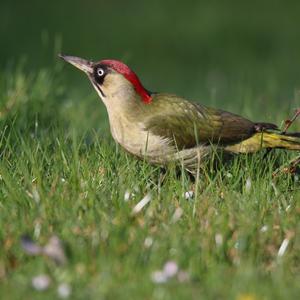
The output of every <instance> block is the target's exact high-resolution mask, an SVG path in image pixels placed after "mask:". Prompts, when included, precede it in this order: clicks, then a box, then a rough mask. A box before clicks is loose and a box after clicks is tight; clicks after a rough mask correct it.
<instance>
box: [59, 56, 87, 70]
mask: <svg viewBox="0 0 300 300" xmlns="http://www.w3.org/2000/svg"><path fill="white" fill-rule="evenodd" d="M58 56H59V57H60V58H62V59H63V60H65V61H66V62H68V63H70V64H71V65H73V66H75V67H76V68H78V69H79V70H81V71H83V72H85V73H86V74H88V75H90V74H92V73H93V67H92V66H93V62H92V61H88V60H85V59H83V58H80V57H76V56H68V55H63V54H59V55H58Z"/></svg>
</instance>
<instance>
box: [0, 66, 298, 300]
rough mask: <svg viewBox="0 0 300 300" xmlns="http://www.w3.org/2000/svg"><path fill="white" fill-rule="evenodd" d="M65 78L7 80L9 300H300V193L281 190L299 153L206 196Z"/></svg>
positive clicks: (253, 159)
mask: <svg viewBox="0 0 300 300" xmlns="http://www.w3.org/2000/svg"><path fill="white" fill-rule="evenodd" d="M61 67H62V64H60V63H57V64H56V65H55V66H54V67H53V68H52V69H48V70H46V69H44V70H40V71H39V72H37V73H30V72H28V73H26V71H24V69H23V68H22V67H20V68H15V69H12V70H8V71H7V73H5V74H4V73H2V74H1V81H0V82H1V139H0V149H1V163H0V174H1V181H0V185H1V188H0V193H1V194H0V195H1V206H0V212H1V219H0V228H1V235H0V240H1V244H2V247H1V250H0V251H1V258H0V278H1V290H0V297H1V298H2V299H40V298H41V297H42V298H43V299H53V298H57V297H61V298H63V297H67V295H68V293H71V295H70V298H71V299H83V298H86V299H199V298H201V299H244V300H249V299H251V300H252V299H296V298H297V297H298V295H299V292H300V276H299V274H300V273H299V259H300V254H299V253H300V240H299V226H300V223H299V221H300V220H299V214H300V193H299V179H298V177H297V176H291V175H285V174H281V175H280V176H279V177H277V178H275V179H274V178H272V173H273V172H274V170H275V169H276V168H277V167H278V166H280V165H282V164H284V163H286V162H288V161H289V159H290V158H291V157H293V156H295V155H296V153H294V154H288V153H286V152H285V151H275V152H274V153H270V155H268V156H265V155H264V154H265V153H264V152H262V153H259V154H256V155H251V156H250V155H249V156H244V155H243V156H240V157H236V158H235V159H234V160H233V161H232V162H231V163H230V164H227V165H224V166H223V167H221V168H220V169H219V170H214V169H213V168H211V167H210V166H208V167H207V169H205V172H204V173H203V174H202V175H201V176H200V178H199V180H198V181H196V182H194V181H193V180H192V179H191V178H190V177H189V176H188V175H187V174H186V173H184V172H183V173H181V174H178V173H177V172H175V170H174V169H173V168H170V169H168V170H167V172H166V173H163V172H162V170H161V169H160V168H158V167H154V166H150V165H148V164H147V163H146V162H143V161H136V160H135V159H134V158H132V157H131V156H130V155H128V154H127V153H125V152H124V151H123V150H122V149H120V148H119V147H118V146H117V145H115V143H114V142H113V140H112V138H111V137H110V134H109V130H108V127H107V121H106V116H105V113H104V112H103V110H102V109H101V105H102V104H101V103H100V102H99V100H98V99H97V96H96V94H95V93H94V92H93V90H92V88H91V90H90V94H88V95H87V96H86V100H85V101H82V99H79V98H80V97H81V96H78V95H76V93H72V92H70V91H69V89H68V83H66V82H65V79H64V71H63V70H62V69H61ZM86 84H88V83H86ZM244 88H245V90H246V89H249V88H250V87H249V86H248V87H246V86H245V87H244ZM98 108H99V111H98V112H97V109H98ZM246 108H247V109H248V110H249V111H250V112H252V113H253V114H255V112H254V111H253V110H251V107H246ZM274 114H275V109H274ZM275 115H276V118H277V119H278V120H280V119H281V120H284V118H285V117H287V116H286V115H285V114H284V113H281V114H280V113H278V112H277V113H276V114H275ZM100 119H101V120H100ZM97 120H100V124H102V125H101V126H100V125H99V126H97V125H95V124H96V123H95V122H96V121H97ZM145 196H146V197H147V199H148V200H149V199H150V202H149V203H148V204H146V205H145V206H143V207H142V208H141V209H140V210H139V212H137V213H134V212H133V211H134V207H135V206H136V204H138V203H139V202H140V201H141V200H142V199H143V198H144V197H145ZM24 236H27V239H28V238H30V239H32V242H35V243H37V245H43V246H44V245H46V244H47V243H48V241H49V239H51V237H53V236H56V237H58V238H59V239H60V241H61V243H62V244H63V251H64V255H65V257H66V261H62V262H61V263H56V262H55V260H53V256H51V255H30V253H29V252H30V251H29V252H28V249H27V250H26V247H25V248H24V243H23V246H22V243H21V240H22V238H23V239H24ZM177 269H178V270H177ZM168 272H169V273H168ZM41 275H44V276H46V279H47V280H49V285H48V284H46V288H45V290H43V291H40V290H38V289H39V288H41V287H39V285H38V287H35V288H34V287H33V285H34V284H33V281H34V280H36V277H37V276H41ZM42 281H43V280H42ZM62 285H64V287H65V290H64V291H65V294H64V293H63V292H61V291H60V292H58V288H59V287H60V290H61V289H63V287H62ZM66 290H67V291H66Z"/></svg>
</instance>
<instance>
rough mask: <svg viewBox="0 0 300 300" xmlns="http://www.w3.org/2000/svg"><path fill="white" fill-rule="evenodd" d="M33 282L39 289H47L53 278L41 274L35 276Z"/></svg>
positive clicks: (35, 287) (34, 286)
mask: <svg viewBox="0 0 300 300" xmlns="http://www.w3.org/2000/svg"><path fill="white" fill-rule="evenodd" d="M31 283H32V286H33V288H34V289H36V290H37V291H45V290H46V289H48V287H49V286H50V283H51V279H50V277H49V276H48V275H45V274H41V275H38V276H35V277H33V278H32V281H31Z"/></svg>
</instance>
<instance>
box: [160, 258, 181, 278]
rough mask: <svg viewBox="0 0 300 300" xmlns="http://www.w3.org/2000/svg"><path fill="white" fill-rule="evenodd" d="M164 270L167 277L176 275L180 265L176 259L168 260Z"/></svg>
mask: <svg viewBox="0 0 300 300" xmlns="http://www.w3.org/2000/svg"><path fill="white" fill-rule="evenodd" d="M163 272H164V274H165V276H166V277H167V278H171V277H173V276H175V275H176V274H177V272H178V265H177V263H176V262H175V261H168V262H166V263H165V265H164V269H163Z"/></svg>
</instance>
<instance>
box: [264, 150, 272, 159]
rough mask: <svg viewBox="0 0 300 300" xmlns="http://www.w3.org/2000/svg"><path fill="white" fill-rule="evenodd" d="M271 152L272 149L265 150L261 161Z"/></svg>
mask: <svg viewBox="0 0 300 300" xmlns="http://www.w3.org/2000/svg"><path fill="white" fill-rule="evenodd" d="M272 150H273V148H266V153H265V154H264V156H263V159H266V158H267V156H268V155H269V154H270V152H271V151H272Z"/></svg>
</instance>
